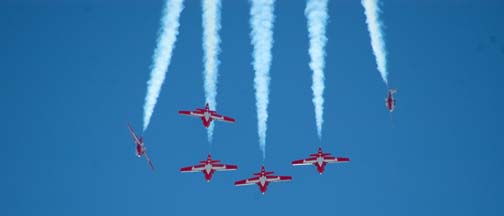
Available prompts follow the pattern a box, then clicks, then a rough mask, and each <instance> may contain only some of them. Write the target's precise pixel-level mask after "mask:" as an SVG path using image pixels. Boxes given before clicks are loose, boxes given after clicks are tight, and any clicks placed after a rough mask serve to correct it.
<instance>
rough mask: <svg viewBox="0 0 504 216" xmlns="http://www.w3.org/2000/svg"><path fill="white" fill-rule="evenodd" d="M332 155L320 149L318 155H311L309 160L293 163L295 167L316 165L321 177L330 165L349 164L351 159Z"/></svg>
mask: <svg viewBox="0 0 504 216" xmlns="http://www.w3.org/2000/svg"><path fill="white" fill-rule="evenodd" d="M330 155H331V153H327V152H326V153H324V152H323V151H322V148H321V147H319V148H318V152H317V153H316V154H310V157H309V158H306V159H302V160H295V161H292V165H293V166H302V165H315V166H316V167H317V171H318V172H319V174H320V175H322V173H323V172H324V170H325V166H326V165H327V164H328V163H344V162H349V161H350V159H349V158H344V157H332V156H330Z"/></svg>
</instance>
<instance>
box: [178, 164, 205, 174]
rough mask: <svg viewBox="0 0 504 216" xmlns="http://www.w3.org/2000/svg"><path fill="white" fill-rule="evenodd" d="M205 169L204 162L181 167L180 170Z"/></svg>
mask: <svg viewBox="0 0 504 216" xmlns="http://www.w3.org/2000/svg"><path fill="white" fill-rule="evenodd" d="M204 169H205V165H204V164H199V165H195V166H189V167H183V168H180V172H199V171H202V170H204Z"/></svg>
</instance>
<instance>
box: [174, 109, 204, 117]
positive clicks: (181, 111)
mask: <svg viewBox="0 0 504 216" xmlns="http://www.w3.org/2000/svg"><path fill="white" fill-rule="evenodd" d="M178 113H179V114H181V115H188V116H196V117H202V116H203V112H202V111H199V110H197V111H186V110H180V111H179V112H178Z"/></svg>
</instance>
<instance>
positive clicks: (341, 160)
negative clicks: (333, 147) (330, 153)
mask: <svg viewBox="0 0 504 216" xmlns="http://www.w3.org/2000/svg"><path fill="white" fill-rule="evenodd" d="M324 161H325V162H327V163H344V162H348V161H350V159H349V158H344V157H324Z"/></svg>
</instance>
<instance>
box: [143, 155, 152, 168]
mask: <svg viewBox="0 0 504 216" xmlns="http://www.w3.org/2000/svg"><path fill="white" fill-rule="evenodd" d="M144 155H145V159H147V162H148V163H149V166H150V168H151V169H152V170H153V171H154V165H152V161H151V159H150V158H149V155H148V154H147V152H144Z"/></svg>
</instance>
